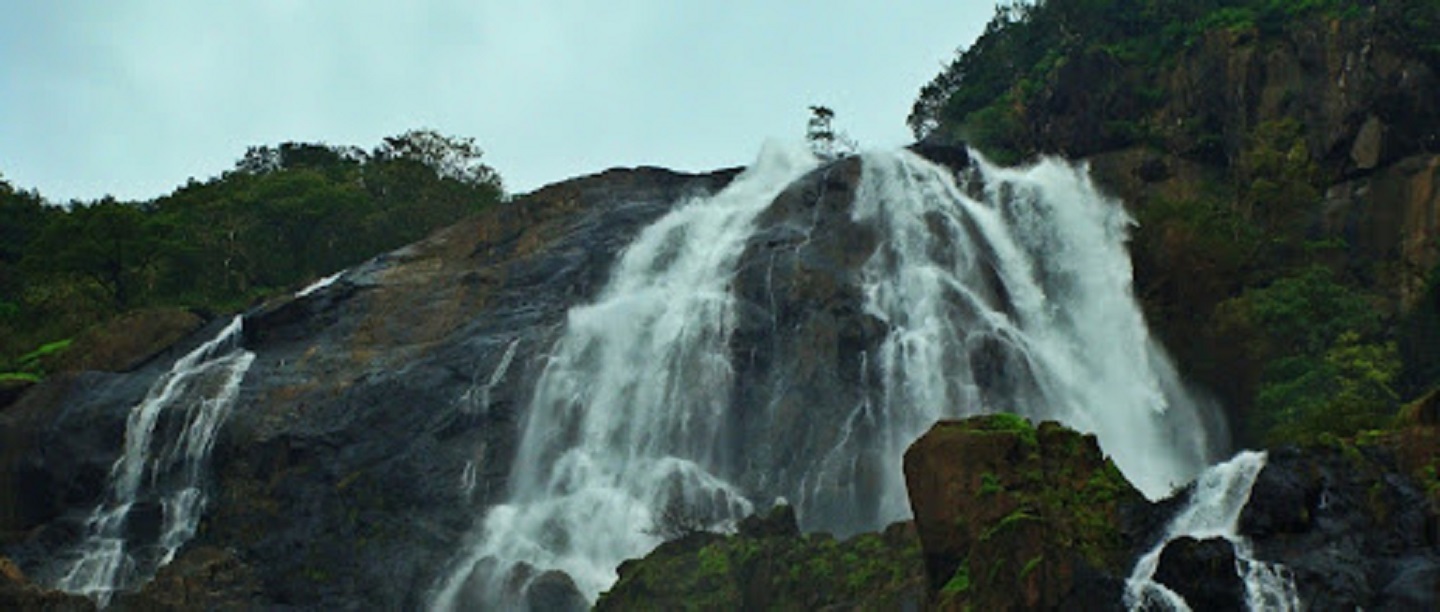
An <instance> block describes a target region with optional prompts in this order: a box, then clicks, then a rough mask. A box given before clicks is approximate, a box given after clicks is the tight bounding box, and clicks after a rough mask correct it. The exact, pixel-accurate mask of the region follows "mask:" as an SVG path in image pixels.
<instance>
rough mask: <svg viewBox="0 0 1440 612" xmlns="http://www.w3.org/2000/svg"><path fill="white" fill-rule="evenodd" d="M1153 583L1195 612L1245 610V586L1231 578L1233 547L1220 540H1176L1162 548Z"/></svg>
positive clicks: (1233, 557) (1233, 576)
mask: <svg viewBox="0 0 1440 612" xmlns="http://www.w3.org/2000/svg"><path fill="white" fill-rule="evenodd" d="M1155 581H1156V582H1159V583H1160V584H1163V585H1165V586H1166V587H1169V589H1170V590H1172V591H1175V592H1176V593H1178V594H1179V595H1180V596H1181V597H1184V598H1185V602H1186V603H1188V604H1190V607H1191V608H1192V609H1195V610H1212V611H1215V612H1219V611H1222V610H1245V609H1246V606H1245V584H1244V583H1243V582H1241V580H1240V577H1239V576H1237V575H1236V574H1235V547H1234V545H1232V544H1231V543H1230V542H1229V541H1227V540H1225V539H1223V538H1210V539H1208V540H1196V539H1194V538H1188V537H1185V538H1178V539H1176V540H1174V541H1171V542H1170V543H1169V544H1166V545H1165V550H1164V551H1162V552H1161V553H1160V565H1159V566H1158V567H1157V568H1156V570H1155Z"/></svg>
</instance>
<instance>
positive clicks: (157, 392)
mask: <svg viewBox="0 0 1440 612" xmlns="http://www.w3.org/2000/svg"><path fill="white" fill-rule="evenodd" d="M241 331H242V322H241V318H240V317H235V319H234V320H233V321H231V322H230V324H229V325H227V326H226V327H225V328H224V329H223V330H221V332H220V333H219V335H217V336H216V337H215V338H213V339H211V340H210V341H208V342H206V343H204V344H202V345H201V346H199V347H198V348H196V349H195V350H193V351H191V352H190V353H189V354H187V355H185V356H184V357H181V358H180V359H179V360H177V361H176V362H175V365H173V366H172V367H171V368H170V370H169V371H168V372H166V373H165V374H164V375H162V376H161V377H160V378H159V379H158V380H156V381H155V383H154V384H153V385H151V387H150V389H149V391H148V392H147V393H146V395H145V399H144V400H142V401H141V402H140V403H139V404H136V405H135V406H134V407H133V408H132V409H131V410H130V416H129V417H128V419H127V420H126V424H125V448H124V452H123V453H122V454H121V455H120V458H119V459H117V460H116V461H115V464H114V466H113V467H112V468H111V470H110V482H109V485H108V487H107V489H106V492H105V497H104V499H103V500H102V501H101V502H100V504H99V505H98V506H96V507H95V510H94V511H93V512H91V514H90V518H89V520H88V521H87V522H86V536H85V539H84V540H83V541H82V542H81V543H80V545H79V546H78V547H77V549H76V550H75V551H74V554H75V555H78V558H77V559H75V560H74V561H73V562H72V563H70V564H69V567H68V569H67V570H65V572H64V574H63V575H62V576H61V577H60V578H59V580H58V581H57V582H56V583H55V587H56V588H58V589H60V590H63V591H67V592H71V593H79V594H83V595H85V596H87V597H90V598H91V599H93V600H95V602H96V603H97V604H98V605H99V606H101V607H104V606H106V605H107V604H108V603H109V601H110V597H111V596H112V595H113V594H114V593H115V592H117V591H123V590H127V589H131V588H134V587H137V586H139V585H141V584H143V583H144V582H145V581H146V580H149V579H150V577H152V576H153V575H154V573H155V571H156V570H158V569H159V568H160V567H162V566H164V565H165V564H167V563H169V562H170V561H171V559H172V558H173V557H174V556H175V552H176V551H177V550H179V548H180V547H181V546H182V545H184V544H185V542H187V541H189V540H190V538H191V537H193V536H194V535H195V529H196V527H197V526H198V524H199V522H200V516H201V514H202V513H203V511H204V509H205V502H206V498H205V492H204V490H203V489H202V484H203V482H202V481H203V479H204V477H205V470H206V467H207V466H208V463H209V461H208V459H209V456H210V450H211V449H212V448H213V447H214V444H215V434H216V432H218V431H219V429H220V425H221V424H222V423H224V422H225V419H226V418H227V417H228V416H229V414H230V410H231V408H233V406H234V404H235V399H236V397H237V395H238V394H239V390H240V382H241V380H243V379H244V377H245V372H246V371H247V370H248V369H249V368H250V364H251V362H252V361H254V359H255V355H254V353H251V352H249V351H246V350H244V349H242V348H241V347H240V339H241ZM157 430H158V431H157ZM156 500H158V504H159V511H160V512H161V514H162V519H161V524H160V525H159V530H158V533H157V534H148V535H152V536H153V541H149V542H144V543H143V544H141V543H137V542H135V541H134V540H135V539H137V538H135V537H134V536H135V534H133V533H131V530H130V528H129V527H130V526H129V525H128V523H129V519H130V515H131V511H132V510H134V509H135V508H136V506H137V505H139V504H146V503H155V502H156ZM146 539H149V538H146Z"/></svg>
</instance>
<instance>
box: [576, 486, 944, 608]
mask: <svg viewBox="0 0 1440 612" xmlns="http://www.w3.org/2000/svg"><path fill="white" fill-rule="evenodd" d="M747 522H748V523H749V524H748V525H746V524H742V526H741V532H740V533H739V534H737V535H733V536H721V535H718V534H713V533H698V534H691V535H689V536H686V537H683V538H680V539H677V540H672V541H670V542H666V543H665V544H662V545H660V547H659V548H656V549H655V550H654V551H653V552H651V553H650V554H649V555H647V556H645V557H644V558H643V559H637V560H631V561H626V562H625V563H624V564H622V565H621V566H620V581H619V582H617V583H616V584H615V586H614V588H612V589H611V590H610V591H609V592H607V593H605V594H603V595H601V597H600V601H599V602H598V603H597V604H596V609H597V610H815V609H822V608H827V609H867V610H898V609H905V608H911V609H914V608H916V607H918V606H919V605H920V604H921V603H922V602H923V601H925V577H924V570H923V565H922V563H921V557H920V543H919V540H918V539H917V538H916V536H915V531H914V528H913V526H912V525H911V524H910V523H896V524H894V525H891V526H890V527H889V528H888V529H886V530H885V531H884V532H883V533H866V534H861V535H858V536H856V537H854V538H851V539H849V540H845V541H843V542H842V541H837V540H836V539H835V538H833V537H831V536H830V535H828V534H808V535H804V536H802V535H799V533H798V530H796V528H795V515H794V513H793V511H791V510H790V509H789V508H788V507H784V506H782V507H779V508H777V509H776V510H773V511H772V515H771V517H769V520H766V521H758V522H757V521H747ZM787 525H788V527H787Z"/></svg>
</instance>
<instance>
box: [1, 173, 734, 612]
mask: <svg viewBox="0 0 1440 612" xmlns="http://www.w3.org/2000/svg"><path fill="white" fill-rule="evenodd" d="M735 173H736V172H735V171H722V172H717V173H714V174H709V175H684V174H678V173H674V172H670V171H666V170H660V169H653V168H641V169H635V170H612V171H608V172H605V173H602V174H598V175H594V176H590V177H585V178H580V179H575V180H572V181H568V182H565V183H561V184H557V185H554V186H551V187H548V188H545V189H543V190H541V191H539V192H536V193H534V194H531V195H529V196H527V197H524V198H521V199H519V200H517V201H515V202H511V203H507V204H503V205H498V206H496V207H494V208H492V209H490V210H488V211H486V212H484V213H482V214H480V215H478V216H477V217H474V218H472V219H469V220H467V221H464V222H462V223H460V224H457V225H455V226H452V227H450V228H447V229H444V230H441V231H439V232H437V233H436V234H434V235H432V236H431V237H429V238H428V239H426V240H424V241H422V242H419V243H417V244H415V245H412V246H410V247H406V248H404V249H400V250H399V251H395V252H392V253H389V254H386V255H383V256H381V257H378V258H376V259H375V260H372V261H371V262H369V263H366V264H363V265H361V266H359V267H357V268H355V269H352V270H350V271H347V272H346V273H345V274H344V275H343V276H342V277H341V278H340V279H339V280H337V281H336V282H335V283H334V284H332V285H330V286H328V287H325V288H323V289H320V290H318V291H316V292H314V293H312V294H309V295H306V296H304V297H284V298H279V299H276V300H273V301H272V302H271V303H268V304H266V305H264V306H261V307H259V308H258V309H256V310H255V311H253V312H250V313H248V314H247V316H246V324H245V327H246V328H245V342H244V345H245V347H246V348H247V349H249V350H251V351H254V352H256V353H257V355H258V357H257V359H256V362H255V364H254V365H253V366H252V368H251V369H250V371H249V372H248V374H247V376H246V379H245V383H244V385H243V386H242V396H241V398H240V401H239V403H238V405H237V409H236V410H235V412H234V414H233V415H232V416H231V419H230V421H229V422H228V423H227V424H226V426H225V427H224V428H223V429H222V430H221V434H220V436H219V439H218V440H217V443H216V447H215V450H214V454H213V456H212V475H213V484H212V486H211V487H210V490H211V491H212V493H211V495H210V504H209V510H208V512H207V513H206V516H205V519H204V520H203V521H202V523H201V525H200V529H199V533H198V535H197V536H196V537H195V539H194V540H192V541H191V543H190V544H189V545H188V546H187V547H186V548H185V549H182V551H181V555H180V556H179V557H178V558H177V560H176V561H175V562H174V563H173V564H172V565H171V566H169V567H167V568H165V570H164V571H162V573H161V575H160V576H159V577H157V579H156V581H155V582H153V583H151V586H149V587H146V590H145V591H142V592H139V593H135V594H131V595H127V596H125V597H124V598H122V599H121V600H117V605H122V604H123V605H124V606H130V607H134V608H135V609H186V608H191V609H193V608H194V607H202V608H220V609H229V608H231V607H232V606H238V608H237V609H246V607H247V606H248V607H249V608H250V609H256V608H266V607H279V608H285V607H299V608H325V609H374V608H388V609H398V608H412V609H413V608H417V607H420V606H421V605H422V604H423V598H424V597H425V594H426V592H427V591H428V589H429V587H430V586H431V585H430V584H429V582H430V581H432V580H433V579H434V578H435V576H436V573H437V572H438V570H439V566H440V565H442V564H443V563H445V562H446V561H447V556H448V555H449V554H452V553H453V551H454V550H455V546H456V542H457V541H459V540H460V539H461V537H462V536H463V534H464V533H465V532H466V531H467V530H468V529H469V528H470V527H471V524H472V522H473V521H474V520H476V518H477V517H479V516H481V515H483V510H484V508H486V507H487V506H488V505H490V504H493V503H494V502H495V500H496V499H498V497H499V496H500V495H503V494H504V492H505V486H506V483H505V479H506V477H507V475H508V473H509V461H510V458H511V455H512V453H513V445H514V444H515V437H516V436H515V432H516V429H517V427H518V424H517V422H516V420H517V418H518V417H517V411H518V410H519V409H520V408H521V407H523V405H524V402H525V401H526V400H527V399H528V398H527V397H526V394H527V393H528V392H529V388H530V387H529V385H530V384H533V380H534V377H535V376H536V375H537V374H538V370H539V369H540V368H541V367H543V366H544V354H545V351H546V350H547V349H548V347H549V345H550V343H551V341H552V340H553V337H554V335H555V334H556V333H557V331H558V329H559V328H560V326H561V324H562V323H563V321H564V313H565V312H566V310H567V309H568V308H569V307H570V306H572V305H574V304H575V303H577V302H580V301H583V300H586V299H588V298H590V297H592V296H593V294H594V293H595V292H596V291H597V290H598V289H599V287H600V286H601V285H602V284H603V283H604V281H605V274H606V273H607V270H608V269H609V263H610V261H611V260H613V258H614V257H615V256H616V255H617V253H618V252H619V251H620V249H621V248H622V247H624V246H625V245H626V244H628V243H629V241H630V240H631V238H633V236H634V234H635V233H637V232H638V231H639V230H640V229H641V228H642V227H644V226H645V225H646V224H648V223H649V222H650V221H653V220H654V219H655V218H657V217H658V216H659V215H661V214H663V213H664V212H665V211H667V210H669V209H670V207H672V206H674V205H676V204H677V203H679V202H683V201H685V200H686V198H688V197H691V196H700V195H704V194H708V193H711V192H714V191H717V190H719V189H720V188H722V187H723V186H724V185H725V184H727V183H728V182H729V180H730V179H731V178H733V177H734V175H735ZM224 323H225V321H216V322H213V323H211V324H210V325H208V326H206V327H205V328H202V329H201V330H199V331H197V332H196V333H194V334H193V335H191V336H188V337H186V338H185V339H184V340H181V341H180V342H179V343H176V344H175V345H173V346H172V348H171V349H170V350H169V351H167V353H166V354H168V355H171V357H169V358H164V356H163V355H162V356H161V357H160V358H156V359H151V360H149V361H147V362H145V363H144V364H142V365H140V366H139V367H138V369H136V370H134V371H133V372H130V373H127V374H111V373H99V372H82V373H78V374H73V375H65V376H58V377H54V378H52V379H50V380H48V381H46V382H45V383H44V384H42V385H39V386H38V387H36V388H34V389H32V390H30V391H29V392H27V393H26V394H25V395H24V396H23V397H22V398H21V399H20V400H19V402H17V403H16V404H15V405H13V406H10V407H8V408H6V409H5V410H4V411H3V412H0V441H3V445H0V468H3V469H0V486H3V487H4V490H5V492H6V493H5V495H3V496H0V499H3V501H0V546H3V548H0V552H3V553H4V554H8V555H10V556H11V557H13V558H14V559H15V561H16V562H17V564H18V567H22V568H25V569H26V571H27V572H28V573H30V575H32V576H39V577H41V578H42V579H44V578H45V577H47V576H48V577H50V578H52V579H53V577H54V575H55V574H56V573H57V572H60V571H62V570H63V567H62V566H63V563H64V559H63V557H64V555H65V551H66V550H68V549H69V547H70V546H73V545H74V544H75V543H76V542H77V541H78V539H79V538H80V537H81V536H82V535H83V533H84V520H85V518H86V516H88V514H89V512H90V511H91V509H92V508H93V507H94V506H95V504H96V503H97V502H98V501H99V499H100V497H101V495H103V493H104V490H105V486H106V482H107V480H108V478H109V472H110V467H111V465H112V464H113V463H114V461H115V459H116V457H117V456H118V454H119V452H120V449H121V446H122V439H123V436H124V431H125V420H126V417H127V415H128V413H129V411H130V408H131V407H132V406H134V405H135V404H136V403H137V402H139V401H140V399H141V398H142V397H144V395H145V393H146V390H147V389H148V387H149V386H150V384H151V383H152V382H153V381H155V380H156V379H157V378H158V377H159V376H160V375H161V374H163V373H164V372H165V370H166V369H168V368H169V367H170V364H171V363H172V362H173V360H174V358H175V357H178V356H179V355H183V354H185V352H187V351H188V350H190V349H191V348H194V347H195V346H197V345H198V344H199V343H201V342H204V341H205V340H208V339H209V338H211V337H213V336H214V334H215V333H216V332H218V330H219V327H220V326H223V325H224ZM507 355H508V357H507ZM502 363H503V364H506V365H508V368H506V370H508V371H500V370H501V369H502V368H500V366H501V364H502ZM12 492H13V495H12ZM140 514H143V513H140ZM142 518H143V517H142ZM144 522H145V521H143V520H141V519H139V518H137V519H136V524H137V525H140V524H142V523H144ZM142 526H143V525H142ZM207 551H208V552H207ZM546 581H547V584H550V583H555V584H558V582H557V577H550V578H546ZM536 592H537V593H539V594H540V595H542V596H545V597H548V598H549V599H547V600H546V601H547V602H549V601H551V600H554V601H559V600H562V599H564V597H565V595H564V594H563V592H564V589H562V588H559V587H558V586H557V587H556V588H548V587H547V588H545V589H539V590H538V591H536ZM207 597H208V598H209V599H207ZM125 602H129V603H125Z"/></svg>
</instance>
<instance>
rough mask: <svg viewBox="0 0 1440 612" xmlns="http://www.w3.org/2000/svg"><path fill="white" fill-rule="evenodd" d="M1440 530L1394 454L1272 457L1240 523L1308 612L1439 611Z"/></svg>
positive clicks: (1365, 451)
mask: <svg viewBox="0 0 1440 612" xmlns="http://www.w3.org/2000/svg"><path fill="white" fill-rule="evenodd" d="M1437 527H1440V522H1437V518H1436V514H1435V511H1434V508H1433V507H1432V506H1431V505H1430V503H1429V502H1428V501H1427V500H1426V498H1425V492H1424V490H1423V489H1420V488H1418V487H1417V486H1416V485H1415V483H1414V481H1412V480H1411V479H1410V478H1408V477H1406V476H1405V475H1403V472H1401V471H1400V470H1399V469H1398V467H1397V465H1396V463H1395V459H1394V455H1393V453H1392V452H1391V451H1390V450H1389V449H1388V448H1387V447H1386V446H1385V445H1362V446H1358V447H1357V446H1354V445H1351V444H1348V443H1337V444H1336V445H1335V446H1333V447H1320V448H1309V449H1304V450H1301V449H1293V448H1291V449H1281V450H1276V451H1271V453H1270V459H1269V461H1268V462H1267V464H1266V466H1265V469H1264V470H1263V471H1261V472H1260V476H1259V479H1258V480H1257V481H1256V483H1255V493H1254V494H1253V495H1252V497H1251V500H1250V503H1249V504H1248V505H1247V506H1246V507H1245V511H1244V513H1243V514H1241V516H1240V529H1241V533H1243V534H1245V535H1247V536H1249V537H1250V538H1251V539H1252V541H1253V542H1254V545H1255V555H1256V558H1258V559H1262V560H1275V561H1280V562H1282V563H1284V564H1285V565H1286V566H1288V567H1289V568H1290V570H1291V571H1292V572H1293V573H1294V575H1295V580H1296V585H1297V587H1298V591H1299V593H1300V597H1301V600H1302V603H1304V604H1305V606H1306V608H1307V609H1314V610H1336V609H1354V608H1363V609H1366V610H1421V609H1434V608H1435V607H1436V606H1440V530H1437Z"/></svg>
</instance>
